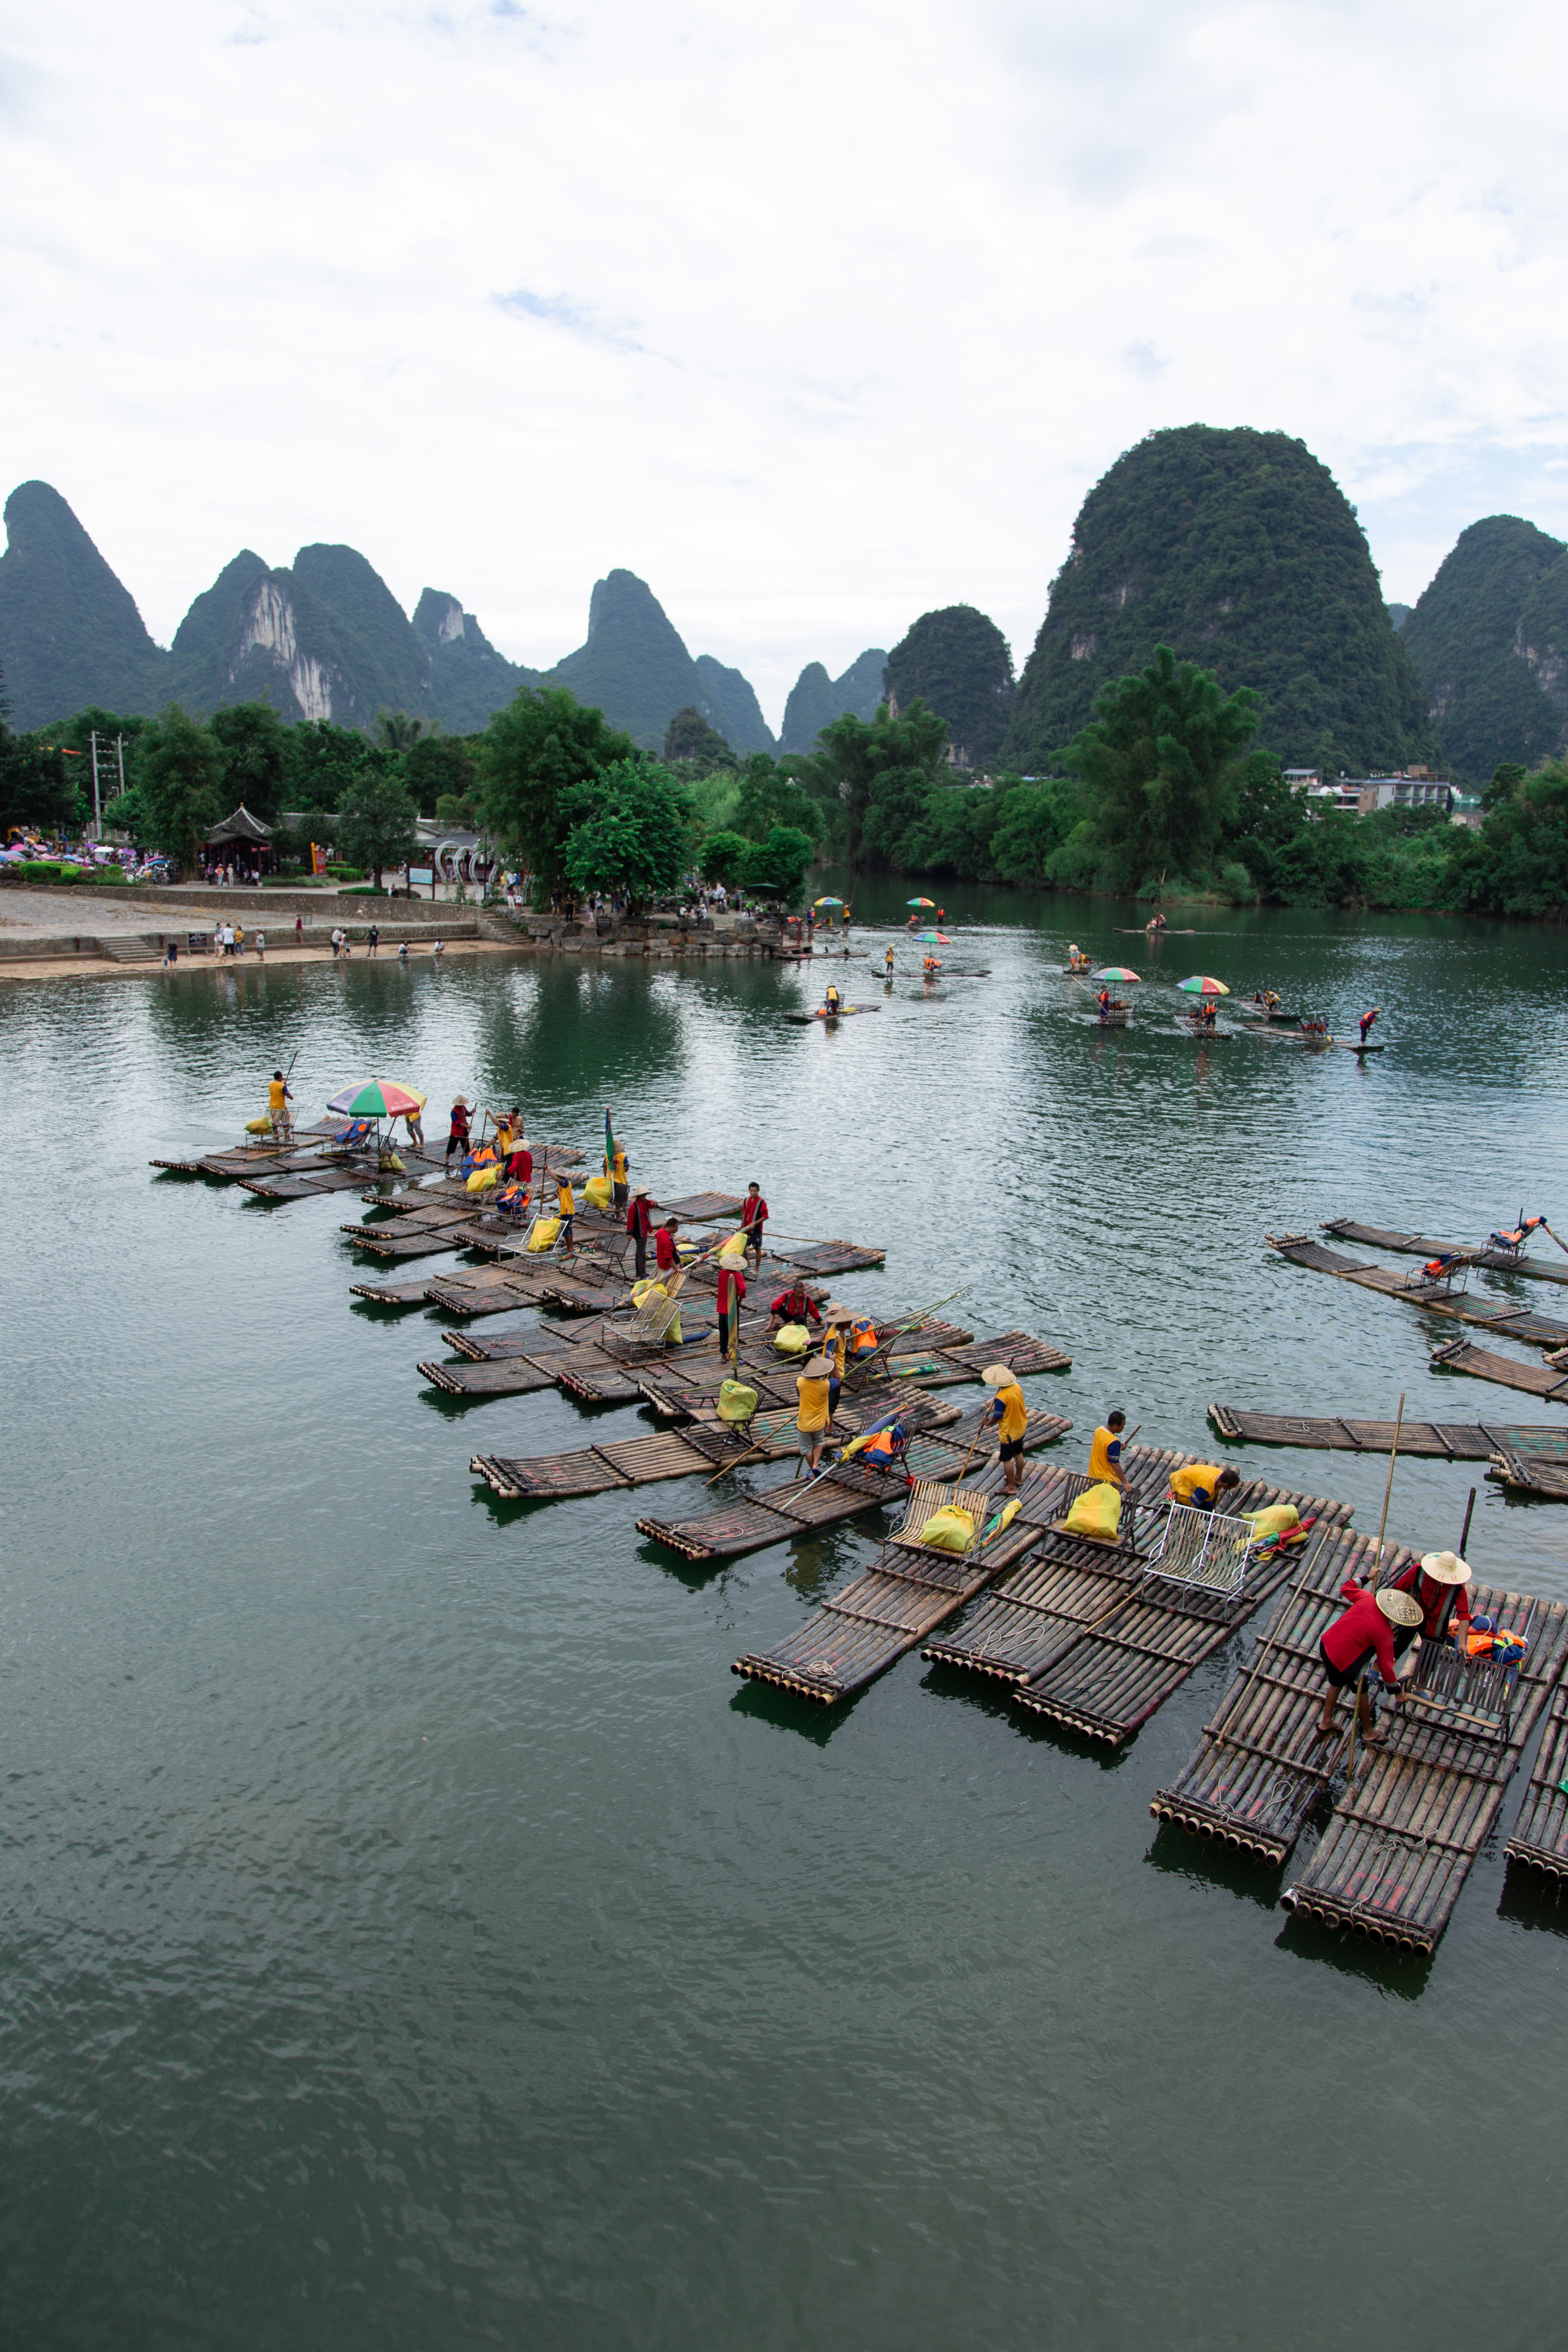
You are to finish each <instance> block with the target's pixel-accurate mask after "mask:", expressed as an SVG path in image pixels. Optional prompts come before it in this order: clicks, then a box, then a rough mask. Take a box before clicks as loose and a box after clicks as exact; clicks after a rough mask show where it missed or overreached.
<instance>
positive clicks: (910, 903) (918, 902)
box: [904, 898, 936, 907]
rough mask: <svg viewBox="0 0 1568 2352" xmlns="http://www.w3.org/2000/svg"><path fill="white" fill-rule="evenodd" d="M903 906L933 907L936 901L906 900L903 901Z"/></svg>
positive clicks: (925, 899)
mask: <svg viewBox="0 0 1568 2352" xmlns="http://www.w3.org/2000/svg"><path fill="white" fill-rule="evenodd" d="M904 904H905V906H906V907H934V906H935V904H936V900H935V899H934V898H906V899H905V900H904Z"/></svg>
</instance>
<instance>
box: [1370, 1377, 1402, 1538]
mask: <svg viewBox="0 0 1568 2352" xmlns="http://www.w3.org/2000/svg"><path fill="white" fill-rule="evenodd" d="M1404 1426H1405V1392H1404V1391H1403V1390H1401V1391H1400V1396H1399V1411H1398V1412H1397V1414H1396V1415H1395V1416H1394V1443H1393V1444H1392V1445H1391V1446H1390V1447H1389V1449H1388V1484H1387V1485H1386V1486H1384V1490H1383V1517H1382V1518H1381V1519H1379V1521H1378V1523H1377V1566H1376V1568H1375V1569H1374V1570H1373V1581H1374V1582H1375V1581H1376V1578H1377V1574H1378V1572H1379V1571H1380V1570H1381V1569H1382V1567H1383V1538H1384V1530H1385V1529H1386V1528H1387V1526H1388V1503H1389V1497H1390V1496H1391V1495H1392V1494H1393V1492H1394V1464H1395V1462H1396V1461H1397V1460H1398V1458H1399V1433H1400V1431H1401V1430H1402V1429H1403V1428H1404Z"/></svg>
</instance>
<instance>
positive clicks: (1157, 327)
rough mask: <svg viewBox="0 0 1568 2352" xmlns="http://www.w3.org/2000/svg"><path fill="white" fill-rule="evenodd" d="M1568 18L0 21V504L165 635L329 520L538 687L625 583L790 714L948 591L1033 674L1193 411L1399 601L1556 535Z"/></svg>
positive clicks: (611, 16)
mask: <svg viewBox="0 0 1568 2352" xmlns="http://www.w3.org/2000/svg"><path fill="white" fill-rule="evenodd" d="M1564 38H1565V36H1564V32H1563V26H1562V22H1561V20H1560V19H1559V18H1558V17H1557V16H1555V15H1554V14H1553V15H1549V14H1548V13H1547V12H1546V11H1545V9H1544V8H1542V7H1539V6H1526V7H1524V8H1521V9H1519V10H1516V11H1514V12H1512V13H1511V14H1505V15H1504V16H1501V17H1498V16H1492V17H1490V18H1488V19H1485V20H1480V19H1476V18H1474V17H1473V16H1472V15H1471V13H1470V12H1469V11H1468V10H1466V9H1463V8H1461V7H1460V6H1459V5H1457V0H1436V5H1426V6H1422V7H1419V8H1418V7H1417V6H1416V5H1415V4H1414V0H1371V5H1354V6H1352V5H1349V0H1345V5H1305V0H1301V4H1300V5H1246V0H1240V5H1219V0H1197V5H1188V6H1186V7H1185V8H1181V9H1175V10H1173V9H1171V8H1169V7H1168V6H1167V7H1156V6H1153V5H1150V0H1105V5H1101V6H1100V8H1098V9H1096V10H1093V11H1089V10H1085V9H1084V8H1082V7H1081V5H1075V6H1068V5H1064V0H1047V4H1046V5H1037V0H910V5H901V6H897V7H895V6H893V5H888V0H861V5H858V6H854V5H851V6H848V7H846V6H844V5H837V6H836V7H831V8H830V7H828V6H826V5H824V0H795V5H792V7H791V8H790V9H788V10H787V11H786V10H782V9H767V10H763V9H751V10H736V9H735V8H734V7H733V6H722V5H719V0H659V5H648V0H594V5H586V0H552V5H543V6H541V7H526V6H522V5H518V0H485V5H479V0H475V5H468V0H451V5H447V6H446V7H444V8H437V7H426V6H417V5H395V0H392V4H390V5H374V0H318V5H309V0H267V4H266V5H262V0H258V5H241V4H240V0H163V5H162V6H161V8H160V9H159V11H158V12H157V14H156V16H151V17H150V16H148V15H147V13H146V12H141V13H138V12H129V13H128V12H126V11H125V10H123V9H122V8H114V7H111V6H110V5H107V0H47V5H45V0H13V8H12V11H11V16H10V21H9V41H10V61H9V63H8V65H7V67H6V68H5V71H4V72H3V73H0V112H3V113H4V114H5V118H6V121H5V143H4V147H3V149H0V223H3V227H0V235H3V237H4V243H5V267H4V268H3V269H0V320H3V322H4V326H5V331H6V343H5V348H6V352H7V369H6V378H7V382H6V390H7V399H6V403H5V436H4V440H3V442H0V450H3V452H4V471H5V483H4V484H0V487H7V486H8V484H9V482H11V481H16V480H18V479H22V478H26V477H28V476H33V475H38V476H42V477H43V478H45V479H47V480H49V481H52V482H54V483H55V484H56V486H57V487H58V488H59V489H60V490H61V491H62V492H63V493H64V494H65V496H66V497H67V498H68V499H70V501H71V503H72V504H73V505H74V506H75V507H76V509H77V510H78V512H79V514H80V516H81V518H82V520H83V521H84V523H85V524H86V525H87V527H88V529H89V530H90V531H91V532H92V533H93V535H94V537H95V538H96V539H97V540H98V541H99V543H100V546H101V547H102V548H103V550H104V552H105V554H106V555H107V556H108V557H109V559H110V562H112V563H113V564H114V565H115V567H116V569H117V570H118V571H119V572H121V576H122V577H123V578H124V579H125V580H126V582H127V583H128V584H129V585H130V586H131V587H132V589H133V590H134V592H135V593H136V594H137V595H138V597H139V598H140V600H141V601H142V607H143V611H144V612H145V614H146V615H147V617H148V620H149V623H150V625H152V626H153V628H154V630H155V632H156V633H157V634H159V635H163V636H164V637H165V638H166V637H167V635H169V633H170V632H171V631H172V629H173V628H174V625H175V624H176V622H177V621H178V619H179V617H180V615H181V614H182V613H183V612H184V607H185V605H186V604H188V602H189V601H190V598H191V596H192V595H193V594H194V593H196V592H197V591H198V590H199V589H201V588H203V587H205V585H207V584H208V583H209V582H210V581H211V579H212V577H213V576H214V574H215V573H216V572H217V570H218V569H219V567H220V566H221V564H222V563H224V562H226V560H227V559H228V558H229V557H230V556H231V555H232V554H233V553H234V552H235V551H236V550H237V548H238V547H240V546H241V545H250V546H254V547H256V548H258V550H259V551H261V552H262V553H263V554H264V555H266V556H267V557H268V560H269V561H272V562H283V561H287V560H288V558H289V556H290V555H291V554H292V552H293V551H294V549H295V548H296V547H297V546H298V545H299V544H300V543H301V542H302V541H308V540H313V539H342V540H347V541H351V542H352V543H353V545H355V546H357V547H359V548H361V549H362V550H363V552H364V553H365V554H366V555H368V556H369V557H370V559H371V561H372V562H374V563H375V564H376V565H377V567H378V568H379V569H380V570H381V571H382V572H384V574H385V576H386V578H387V579H388V581H389V583H391V585H392V586H393V588H394V589H395V592H396V593H397V594H398V595H399V596H401V597H402V599H403V601H404V602H405V604H407V605H410V606H411V605H412V604H413V602H414V600H415V598H416V596H417V594H418V593H419V590H420V588H421V587H422V586H423V585H425V584H426V582H428V583H431V584H433V585H436V586H439V587H444V588H449V589H452V590H454V591H455V592H457V593H458V594H460V595H461V596H462V598H463V601H464V602H465V604H467V605H468V608H469V609H470V610H473V611H477V612H478V613H479V616H480V618H481V620H482V621H483V623H484V625H485V626H486V627H487V629H489V632H490V634H491V635H492V636H494V637H495V638H496V640H497V642H498V643H500V645H501V646H503V647H504V648H505V649H506V650H507V651H508V652H509V653H511V654H513V655H515V656H519V657H520V658H523V659H528V660H531V661H535V662H539V661H543V660H547V659H549V658H551V657H552V656H555V655H557V654H560V653H563V652H565V651H567V650H568V649H569V648H570V647H572V646H574V645H576V644H578V643H579V642H580V641H581V638H582V635H583V630H584V624H585V617H586V611H587V599H588V593H589V590H590V588H591V586H592V584H593V582H594V580H595V577H597V576H598V575H599V574H601V573H602V572H605V571H606V570H608V569H609V568H610V566H612V565H613V564H617V563H622V564H626V565H628V566H629V567H630V568H631V569H632V570H634V571H637V572H641V573H642V574H643V576H644V577H645V578H647V579H648V580H649V581H650V582H651V583H652V584H653V586H654V588H655V590H656V591H657V593H658V594H659V596H660V597H661V598H662V600H663V601H664V603H665V604H666V605H667V607H668V610H669V612H670V614H671V616H672V618H673V619H674V620H675V622H676V624H677V625H678V626H679V628H680V629H681V630H682V632H683V634H684V635H686V637H687V640H688V642H689V644H690V645H691V646H692V648H693V650H694V651H699V650H700V651H708V652H712V653H715V654H717V655H718V656H720V657H721V659H723V660H726V661H734V662H738V663H739V664H740V665H741V666H742V667H743V668H744V669H745V670H746V671H747V673H748V675H749V676H751V677H752V678H753V679H754V680H755V682H756V683H757V685H758V687H759V688H760V690H761V691H762V693H763V700H764V705H765V706H766V707H767V708H768V709H769V711H770V714H771V715H772V716H773V718H775V719H776V718H777V716H778V714H779V711H780V709H781V708H782V704H783V699H784V694H785V692H786V691H787V689H788V687H789V685H790V684H791V682H792V681H793V679H794V677H795V673H796V671H797V670H798V669H799V667H801V665H802V663H803V662H805V661H806V660H808V659H813V658H821V659H823V660H825V661H826V662H827V663H828V665H829V667H833V668H837V667H842V666H843V664H844V663H845V662H846V661H847V660H848V659H849V658H851V657H852V656H854V655H855V654H856V653H858V651H859V650H860V648H861V647H862V646H865V645H867V644H870V643H880V644H889V643H891V642H892V641H893V639H894V638H895V637H896V636H897V635H898V634H899V633H900V631H901V630H902V629H903V628H904V627H905V626H906V625H908V623H909V622H910V620H911V619H912V618H913V617H914V615H915V614H918V613H920V612H921V611H922V610H924V609H926V608H927V607H928V606H930V605H931V604H938V603H949V602H952V601H956V600H958V599H963V600H967V601H971V602H973V603H975V604H981V605H982V606H984V608H985V609H986V610H988V611H990V612H992V613H993V614H994V615H995V617H996V618H997V620H998V621H999V622H1000V623H1001V624H1002V625H1003V627H1004V628H1005V630H1006V631H1007V632H1008V634H1009V635H1011V636H1012V637H1013V639H1014V642H1015V644H1016V647H1017V650H1018V652H1019V655H1020V657H1022V656H1023V654H1024V653H1025V652H1026V650H1027V647H1028V645H1029V644H1030V642H1031V641H1032V638H1033V635H1034V631H1035V628H1036V626H1037V624H1038V621H1039V617H1040V614H1041V612H1042V610H1043V608H1044V602H1045V595H1046V590H1047V584H1048V583H1049V580H1050V576H1051V574H1052V573H1053V572H1054V571H1055V570H1056V569H1057V567H1058V564H1059V562H1061V559H1062V556H1063V554H1064V552H1065V551H1066V546H1067V541H1068V531H1069V530H1070V527H1071V522H1072V518H1073V515H1074V513H1075V512H1076V510H1077V509H1078V506H1079V502H1080V501H1081V499H1082V497H1083V495H1084V492H1085V491H1086V490H1087V489H1088V488H1089V485H1090V484H1091V482H1092V481H1093V480H1094V479H1095V478H1097V477H1098V475H1099V474H1100V473H1101V472H1102V471H1103V470H1104V468H1105V467H1106V466H1107V465H1109V464H1110V462H1111V460H1112V459H1113V458H1114V457H1116V456H1117V454H1118V453H1119V451H1121V449H1123V448H1125V447H1127V446H1129V445H1130V444H1131V442H1133V441H1135V440H1137V439H1138V438H1139V437H1140V436H1142V434H1143V433H1145V432H1147V431H1149V430H1151V429H1152V428H1153V427H1155V426H1158V425H1172V424H1184V423H1187V422H1190V421H1192V420H1193V419H1194V418H1201V419H1204V420H1205V421H1206V422H1209V423H1213V424H1237V423H1247V424H1255V425H1268V426H1279V427H1283V428H1284V429H1285V430H1287V431H1289V432H1291V433H1295V434H1299V435H1300V436H1301V437H1302V438H1303V439H1304V440H1305V441H1306V442H1307V443H1308V444H1309V446H1310V447H1312V448H1313V449H1314V450H1315V451H1316V452H1317V453H1318V454H1319V455H1320V456H1321V457H1323V458H1324V460H1325V461H1326V462H1327V463H1328V464H1329V465H1330V466H1331V467H1332V468H1333V469H1334V471H1335V473H1336V474H1337V475H1338V477H1339V478H1340V479H1341V481H1342V483H1343V485H1344V487H1345V488H1346V490H1347V492H1348V494H1349V495H1350V496H1351V497H1352V499H1355V500H1356V502H1357V503H1358V505H1359V507H1360V509H1361V513H1362V519H1363V523H1364V524H1365V525H1366V527H1367V530H1368V532H1369V535H1370V537H1371V540H1372V543H1373V554H1374V556H1376V557H1377V558H1378V560H1379V561H1380V562H1382V563H1383V564H1384V581H1385V586H1386V589H1387V592H1388V593H1390V594H1391V595H1398V596H1401V597H1405V598H1409V597H1411V596H1412V595H1414V594H1415V593H1416V592H1417V591H1418V590H1419V589H1420V587H1421V586H1422V585H1423V584H1424V583H1425V580H1426V577H1427V576H1429V573H1430V572H1431V570H1432V569H1433V568H1434V566H1435V564H1436V562H1438V561H1439V560H1440V559H1441V557H1442V555H1443V553H1444V552H1446V551H1447V547H1448V546H1449V545H1450V544H1451V543H1452V541H1453V539H1454V538H1455V536H1456V535H1457V533H1458V530H1459V529H1460V528H1461V527H1462V526H1463V524H1464V523H1466V522H1467V521H1469V520H1473V519H1474V517H1475V516H1476V515H1478V514H1481V513H1485V512H1489V511H1492V510H1494V509H1495V507H1496V505H1498V504H1499V503H1506V504H1507V505H1508V506H1509V507H1510V509H1512V510H1514V511H1520V512H1524V513H1527V514H1529V515H1531V517H1532V518H1533V519H1534V520H1538V521H1540V522H1541V523H1542V525H1543V526H1544V527H1546V528H1548V529H1557V530H1564V531H1568V471H1565V465H1564V461H1565V459H1568V399H1565V394H1564V391H1563V386H1564V385H1565V384H1568V368H1565V366H1564V361H1565V359H1568V352H1565V349H1564V344H1565V340H1568V304H1565V302H1564V299H1563V296H1564V292H1565V290H1568V289H1565V286H1564V278H1565V274H1568V239H1565V237H1564V235H1563V227H1564V223H1563V194H1562V193H1561V175H1560V173H1559V172H1558V170H1557V166H1556V152H1557V144H1558V131H1557V124H1556V120H1555V103H1556V101H1555V93H1556V90H1557V89H1558V88H1559V86H1560V83H1561V79H1562V72H1561V68H1562V64H1563V47H1564ZM7 93H8V94H9V95H8V96H7ZM1500 491H1501V492H1503V493H1504V494H1505V495H1504V497H1503V498H1501V499H1500V497H1499V495H1498V493H1499V492H1500Z"/></svg>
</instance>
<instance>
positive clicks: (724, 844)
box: [700, 832, 756, 888]
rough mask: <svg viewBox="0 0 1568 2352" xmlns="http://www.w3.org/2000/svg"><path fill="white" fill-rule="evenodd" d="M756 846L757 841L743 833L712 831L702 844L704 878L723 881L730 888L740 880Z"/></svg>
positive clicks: (706, 880)
mask: <svg viewBox="0 0 1568 2352" xmlns="http://www.w3.org/2000/svg"><path fill="white" fill-rule="evenodd" d="M755 847H756V844H755V842H753V841H751V840H749V839H748V838H747V836H746V835H745V834H743V833H722V832H721V833H710V835H709V836H708V838H707V840H706V841H705V842H704V843H703V845H702V857H701V865H700V872H701V876H702V879H703V880H704V882H722V883H723V884H724V886H725V887H726V888H728V887H730V886H731V884H732V883H735V882H738V881H739V880H740V878H741V873H742V867H743V866H744V865H745V863H746V860H747V858H748V857H750V856H751V854H752V850H753V849H754V848H755Z"/></svg>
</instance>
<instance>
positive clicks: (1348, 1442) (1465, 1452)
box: [1209, 1404, 1568, 1465]
mask: <svg viewBox="0 0 1568 2352" xmlns="http://www.w3.org/2000/svg"><path fill="white" fill-rule="evenodd" d="M1209 1419H1210V1421H1211V1422H1212V1423H1214V1426H1215V1430H1216V1431H1217V1432H1218V1433H1219V1435H1220V1436H1221V1437H1223V1438H1226V1439H1227V1440H1228V1441H1229V1442H1230V1443H1231V1444H1242V1445H1300V1446H1302V1447H1305V1448H1310V1450H1311V1451H1312V1452H1314V1453H1322V1452H1325V1451H1327V1452H1331V1453H1336V1454H1387V1453H1389V1452H1391V1451H1392V1449H1393V1444H1394V1426H1395V1424H1394V1423H1393V1422H1392V1421H1350V1420H1344V1419H1340V1418H1334V1419H1323V1420H1316V1421H1314V1420H1308V1419H1306V1418H1304V1417H1301V1416H1299V1415H1296V1414H1293V1413H1282V1412H1239V1411H1238V1410H1237V1408H1236V1407H1235V1406H1233V1405H1227V1404H1211V1405H1210V1407H1209ZM1398 1426H1399V1451H1400V1454H1401V1455H1402V1456H1403V1455H1405V1454H1416V1455H1420V1456H1421V1457H1422V1458H1423V1459H1425V1460H1426V1461H1430V1462H1489V1461H1490V1460H1491V1458H1492V1456H1493V1455H1494V1454H1500V1453H1502V1452H1504V1451H1505V1450H1506V1451H1508V1452H1510V1453H1514V1454H1526V1455H1530V1456H1533V1457H1539V1458H1541V1459H1542V1460H1545V1461H1555V1462H1561V1463H1563V1464H1564V1465H1568V1423H1556V1422H1543V1423H1523V1422H1517V1421H1503V1422H1482V1421H1405V1422H1402V1423H1399V1424H1398Z"/></svg>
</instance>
